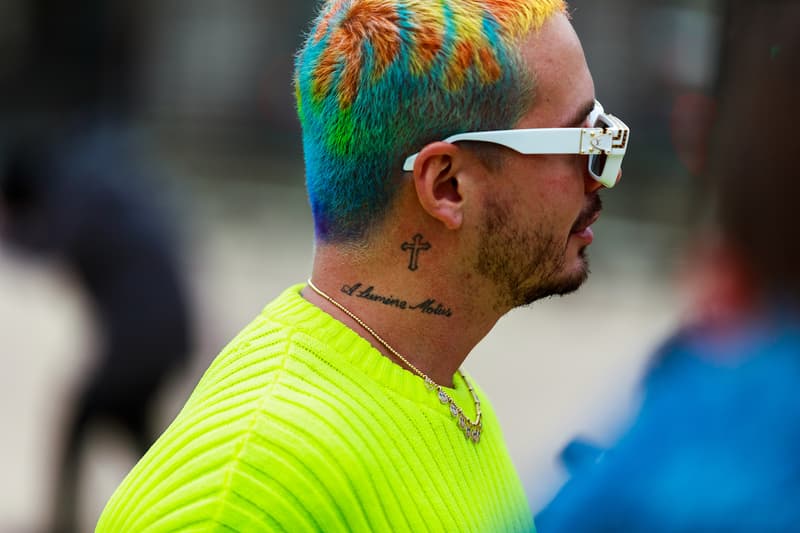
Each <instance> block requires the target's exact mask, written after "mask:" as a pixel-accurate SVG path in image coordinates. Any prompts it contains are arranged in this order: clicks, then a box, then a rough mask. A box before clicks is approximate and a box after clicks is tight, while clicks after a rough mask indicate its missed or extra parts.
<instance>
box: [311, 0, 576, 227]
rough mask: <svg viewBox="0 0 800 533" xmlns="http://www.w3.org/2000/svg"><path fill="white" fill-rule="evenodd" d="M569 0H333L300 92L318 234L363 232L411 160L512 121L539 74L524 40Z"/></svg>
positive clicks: (314, 32)
mask: <svg viewBox="0 0 800 533" xmlns="http://www.w3.org/2000/svg"><path fill="white" fill-rule="evenodd" d="M565 9H566V6H565V3H564V0H326V1H325V2H324V3H323V5H322V8H321V11H320V14H319V16H318V18H317V19H316V22H315V23H314V26H313V27H312V29H311V32H310V34H309V35H308V38H307V39H306V42H305V44H304V46H303V47H302V48H301V50H300V51H299V52H298V54H297V60H296V65H295V92H296V97H297V110H298V115H299V117H300V123H301V125H302V128H303V149H304V153H305V163H306V184H307V187H308V194H309V198H310V201H311V207H312V211H313V214H314V223H315V227H316V234H317V238H318V239H320V240H322V241H325V242H348V241H357V240H360V239H363V238H364V237H365V236H367V235H368V234H369V231H370V229H371V228H373V227H375V226H376V225H377V224H378V223H379V222H381V221H382V220H383V215H384V214H385V213H386V211H387V209H388V208H389V207H390V205H391V203H392V200H393V198H394V195H395V192H396V190H397V188H398V186H399V184H400V183H401V177H402V171H401V165H402V162H403V160H404V159H405V157H407V156H408V155H410V154H412V153H414V152H416V151H418V150H419V149H421V148H422V147H423V146H424V145H425V144H427V143H429V142H433V141H436V140H439V139H442V138H445V137H447V136H449V135H452V134H454V133H458V132H462V131H475V130H490V129H504V128H510V127H512V126H513V125H514V124H515V123H516V122H517V121H518V120H519V119H520V118H521V117H522V115H523V114H524V113H525V111H526V110H527V109H528V107H529V105H530V100H531V98H532V91H533V80H532V79H530V78H531V77H530V75H529V73H528V72H527V69H526V68H525V67H524V65H523V63H522V57H521V54H520V51H519V46H518V45H519V43H520V42H521V41H522V39H524V38H525V37H526V36H527V35H528V34H529V33H530V32H531V31H534V30H538V29H539V28H540V27H541V26H542V25H543V24H544V22H545V21H546V20H547V19H548V18H549V17H550V16H551V15H553V14H554V13H557V12H563V11H564V10H565Z"/></svg>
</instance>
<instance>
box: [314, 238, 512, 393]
mask: <svg viewBox="0 0 800 533" xmlns="http://www.w3.org/2000/svg"><path fill="white" fill-rule="evenodd" d="M414 235H416V234H415V233H413V232H412V233H409V235H408V237H410V238H406V240H402V239H401V241H402V242H400V241H398V242H396V243H394V242H392V243H389V244H387V246H385V248H386V249H385V250H380V249H379V250H377V253H375V254H372V251H373V248H370V253H371V257H370V258H366V259H364V258H361V259H358V258H354V257H353V254H351V253H348V252H346V251H343V250H342V249H340V248H338V247H335V246H326V245H322V246H318V247H317V251H316V254H315V258H314V268H313V274H312V280H313V282H314V284H315V285H316V286H317V287H318V288H319V289H321V290H322V291H324V292H325V293H327V295H328V296H330V297H331V298H332V299H333V300H335V301H336V302H338V303H339V304H340V305H342V306H343V307H344V308H346V309H347V310H348V311H350V312H351V313H352V314H353V315H355V316H356V317H358V318H359V319H360V320H361V321H363V323H364V324H366V325H367V326H368V327H369V328H371V329H372V330H373V331H374V332H375V333H377V334H378V335H379V336H380V337H381V338H382V339H383V340H384V341H385V342H386V343H387V344H388V345H389V346H391V347H392V348H393V349H394V350H396V351H397V352H399V353H400V354H401V355H402V356H403V357H404V358H405V359H407V360H408V362H410V363H411V364H412V365H414V366H415V367H416V368H417V369H419V370H420V371H421V372H422V373H424V374H425V375H427V376H428V377H430V378H431V379H432V380H433V381H434V382H436V383H437V384H439V385H442V386H447V387H450V386H452V383H453V375H454V374H455V373H456V371H457V370H458V368H459V367H460V366H461V364H462V363H463V362H464V359H466V357H467V355H469V353H470V351H471V350H472V348H473V347H474V346H475V345H476V344H477V343H478V342H479V341H480V340H481V339H482V338H483V337H484V336H485V335H486V334H487V333H488V332H489V330H491V328H492V327H493V326H494V324H495V323H496V322H497V319H498V318H499V314H497V312H495V311H493V310H492V306H491V305H487V304H486V301H485V300H484V301H482V300H481V295H480V294H479V293H478V292H479V291H478V290H477V288H475V287H472V286H471V285H470V283H469V280H470V279H471V276H469V275H461V273H459V272H456V271H453V269H452V267H451V268H449V269H445V268H444V266H445V264H446V262H447V259H448V254H447V251H446V250H441V251H440V252H439V255H440V256H441V262H440V261H439V260H437V256H436V254H433V253H430V254H428V253H426V252H427V251H428V250H426V251H425V252H422V249H423V248H424V247H425V243H427V242H428V241H427V239H416V242H415V239H414V238H413V236H414ZM431 241H434V239H433V238H432V239H431ZM403 244H408V246H406V247H405V248H406V250H405V251H403ZM431 246H432V247H433V246H435V244H431ZM415 247H416V248H417V249H418V250H420V252H419V253H418V254H414V250H413V249H414V248H415ZM379 248H384V247H379ZM437 248H443V246H441V245H440V246H438V247H437ZM432 249H433V248H431V249H429V250H432ZM415 258H416V260H417V263H416V266H417V268H416V269H414V270H412V269H411V266H414V264H413V263H412V261H413V260H414V259H415ZM451 265H452V259H451ZM303 296H304V297H305V298H306V299H307V300H309V301H310V302H312V303H313V304H315V305H317V306H318V307H320V308H321V309H323V310H324V311H326V312H327V313H329V314H330V315H332V316H333V317H334V318H336V319H338V320H340V321H341V322H343V323H344V324H346V325H347V326H348V327H350V328H351V329H353V330H354V331H356V332H357V333H359V334H360V335H361V336H362V337H364V338H365V339H366V340H368V341H369V342H370V343H371V344H372V345H373V346H374V347H375V348H376V349H377V350H378V351H380V352H381V353H382V354H383V355H384V356H386V357H388V358H389V359H390V360H392V361H393V362H395V363H396V364H398V365H400V366H402V367H404V368H407V369H409V370H411V369H410V368H409V367H408V365H407V364H405V363H404V362H403V361H402V360H401V359H399V358H398V357H397V356H395V355H394V354H393V353H392V352H391V350H389V349H388V348H387V347H386V346H384V345H383V344H382V343H381V342H380V341H378V340H377V339H376V338H375V337H374V336H373V335H372V334H371V333H370V332H369V331H368V330H366V329H365V328H364V327H363V326H362V325H361V324H359V323H358V322H357V321H356V320H354V319H353V318H352V317H350V316H349V315H348V314H347V313H345V312H344V311H342V310H341V309H339V308H338V307H336V306H335V305H334V304H332V303H330V302H329V301H327V300H326V299H325V298H324V297H322V296H320V295H319V294H317V293H316V292H314V291H313V290H311V288H310V287H309V288H306V289H304V291H303Z"/></svg>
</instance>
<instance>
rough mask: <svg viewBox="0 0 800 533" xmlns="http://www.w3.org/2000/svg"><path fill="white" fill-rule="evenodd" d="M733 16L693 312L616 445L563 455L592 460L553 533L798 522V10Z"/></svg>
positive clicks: (785, 5)
mask: <svg viewBox="0 0 800 533" xmlns="http://www.w3.org/2000/svg"><path fill="white" fill-rule="evenodd" d="M726 9H727V13H726V33H725V39H726V41H725V45H724V47H723V55H722V62H721V65H722V68H721V75H720V91H719V92H720V101H719V115H718V121H717V124H716V129H715V130H714V131H715V133H714V141H713V143H712V146H713V149H712V156H711V159H710V167H709V177H710V178H711V181H712V182H713V184H714V188H715V195H714V207H715V212H716V215H717V216H716V221H717V223H716V231H715V232H714V233H713V235H714V237H710V238H707V239H706V240H705V241H704V242H703V243H701V245H699V246H696V247H695V249H694V250H693V253H694V257H693V258H692V265H693V269H691V270H690V271H689V275H690V279H691V281H692V283H691V284H690V289H691V298H692V301H693V305H692V309H693V314H692V317H691V319H690V321H689V323H688V324H687V325H686V326H685V327H684V328H683V329H682V330H681V331H679V332H678V333H677V334H675V335H674V336H673V337H672V338H671V339H670V340H669V341H668V342H666V343H665V345H664V346H663V347H662V348H661V349H660V351H659V352H658V353H657V354H656V357H655V359H654V362H653V366H652V368H651V370H650V372H649V374H648V376H647V378H646V380H645V382H644V391H645V398H644V403H643V405H642V408H641V411H640V413H639V414H638V417H637V418H636V420H635V421H634V422H633V424H632V425H631V427H630V428H629V430H628V431H627V432H626V433H625V434H624V435H623V436H622V438H621V439H620V440H619V441H618V442H617V443H616V444H615V445H614V446H613V447H612V448H611V449H610V450H607V451H605V452H604V453H603V454H602V455H600V456H595V457H592V455H591V454H590V453H583V454H581V453H578V452H579V451H580V447H578V446H572V447H571V448H569V449H568V450H570V452H569V453H568V455H569V457H571V458H573V459H574V460H573V462H574V463H580V462H581V461H580V457H583V462H584V464H573V465H572V466H573V469H574V475H573V477H572V479H571V480H570V481H569V482H568V483H567V485H565V487H564V488H563V489H562V490H561V492H560V493H559V494H558V495H557V497H556V498H555V499H554V501H553V502H552V503H551V504H550V505H549V506H548V507H547V508H546V509H545V510H544V512H542V513H541V514H540V515H539V516H538V517H537V524H538V525H539V527H540V531H542V532H543V533H549V532H574V531H587V532H589V531H631V532H634V531H643V532H644V531H646V532H648V533H652V532H660V531H664V532H666V531H670V532H675V531H742V532H744V531H797V529H798V524H800V506H799V505H798V502H800V459H798V453H797V451H798V449H799V448H800V399H798V394H797V391H798V387H800V240H798V238H797V236H796V235H795V228H796V226H797V202H798V199H800V167H798V165H797V161H796V159H797V158H796V154H797V147H796V142H797V133H796V130H797V127H796V125H795V122H796V120H795V118H794V117H793V115H792V112H791V110H792V109H793V107H794V104H795V102H796V100H797V87H798V82H800V70H798V67H799V66H800V33H798V31H797V27H798V23H800V4H799V3H797V2H792V1H786V0H778V1H769V2H761V3H753V2H743V1H739V0H733V1H730V2H728V4H727V6H726ZM583 451H584V452H585V451H586V449H585V448H583ZM586 459H591V460H586Z"/></svg>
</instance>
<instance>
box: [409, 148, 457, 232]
mask: <svg viewBox="0 0 800 533" xmlns="http://www.w3.org/2000/svg"><path fill="white" fill-rule="evenodd" d="M463 164H464V152H463V151H462V150H460V149H459V148H458V147H457V146H455V145H454V144H450V143H445V142H434V143H431V144H428V145H426V146H425V148H423V149H422V150H421V151H420V152H419V155H418V156H417V160H416V161H415V162H414V171H413V172H414V187H415V188H416V191H417V198H418V199H419V203H420V205H422V208H423V209H425V211H426V212H427V213H428V214H429V215H431V216H432V217H433V218H435V219H437V220H439V221H440V222H442V224H444V226H445V227H446V228H447V229H451V230H452V229H458V228H460V227H461V224H462V222H463V220H464V214H463V207H464V199H463V196H462V194H461V193H462V191H461V188H460V182H459V173H460V171H461V169H462V167H463Z"/></svg>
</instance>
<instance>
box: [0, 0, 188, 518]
mask: <svg viewBox="0 0 800 533" xmlns="http://www.w3.org/2000/svg"><path fill="white" fill-rule="evenodd" d="M132 6H133V4H131V3H129V2H122V1H112V0H91V1H88V2H81V3H78V4H70V5H67V4H63V3H61V2H56V1H52V0H31V1H29V2H25V4H24V5H23V6H22V7H23V8H24V11H23V12H24V13H25V15H26V16H25V17H24V21H25V22H26V23H27V24H26V25H25V27H26V28H27V31H28V35H27V39H26V44H27V46H25V47H23V48H22V49H21V51H18V52H19V53H20V56H19V57H18V58H17V59H16V60H15V61H12V62H8V63H4V64H3V65H4V66H5V67H9V66H11V67H13V68H11V70H4V71H2V72H0V88H2V91H3V99H2V101H0V111H1V115H0V116H1V117H2V121H0V123H1V125H0V141H2V142H1V143H0V155H2V158H1V159H0V237H1V238H2V242H3V244H6V245H9V246H10V247H13V248H14V249H17V250H19V251H22V252H25V253H28V254H29V255H31V256H36V257H47V258H52V259H55V260H57V261H60V262H61V263H62V264H63V265H64V266H65V267H66V268H67V269H69V270H70V271H71V272H72V273H73V274H74V277H75V280H76V282H77V283H78V284H79V285H80V287H81V288H82V289H83V290H84V291H85V294H86V295H87V297H88V301H89V302H90V304H91V306H92V310H93V312H94V317H95V319H96V324H97V329H98V337H99V338H100V349H99V353H98V354H96V355H97V357H96V359H95V360H94V361H93V365H92V367H91V370H90V374H89V375H88V376H86V379H85V381H83V382H82V383H80V384H79V386H78V391H77V392H76V394H75V395H74V398H70V399H69V400H68V401H67V404H68V407H67V408H66V411H67V413H68V414H67V419H66V420H65V423H64V428H63V442H61V443H60V444H59V445H57V448H58V463H57V465H58V471H57V473H56V475H55V476H54V477H55V479H56V485H55V490H54V492H55V495H54V501H53V502H52V506H53V511H52V516H51V518H50V525H49V527H50V530H52V531H57V532H71V531H77V529H78V525H77V522H76V520H77V514H78V509H79V505H78V504H79V503H80V501H79V498H78V495H77V492H78V488H79V485H78V479H79V474H80V473H81V471H82V468H81V466H82V465H81V461H80V459H81V455H82V450H83V449H84V444H85V443H86V442H85V441H86V437H87V435H88V433H89V430H91V429H95V428H96V426H97V425H100V424H104V425H109V426H112V427H114V428H116V429H122V430H124V431H126V432H127V436H128V437H129V439H130V440H131V441H132V443H133V447H134V449H135V451H136V453H137V454H138V456H141V455H143V454H144V452H145V451H146V450H147V449H148V447H149V446H150V444H151V443H152V441H153V440H154V436H155V433H156V428H154V427H151V426H150V421H151V417H152V415H153V414H154V413H153V411H154V407H155V405H154V403H155V401H156V400H157V398H158V394H159V392H160V390H161V387H162V386H163V385H164V384H165V381H166V380H167V379H168V377H169V376H171V375H172V373H173V372H175V371H177V370H178V369H180V368H181V367H182V366H183V365H184V364H185V363H186V362H187V358H188V355H189V353H190V335H191V328H190V312H189V302H188V298H187V292H186V287H185V286H184V280H183V279H182V278H183V274H182V272H181V265H180V261H179V254H178V246H177V239H176V237H177V235H175V234H173V232H172V228H171V224H170V222H171V221H170V219H169V218H168V215H167V214H166V212H165V207H166V206H165V205H159V204H157V201H156V200H155V198H163V195H161V194H159V193H158V191H157V189H156V187H155V179H156V178H158V177H159V171H158V170H157V168H155V167H153V166H151V165H150V162H148V164H145V162H144V158H143V157H142V155H141V154H140V152H139V150H138V149H137V148H135V147H134V144H135V143H133V142H132V141H133V139H135V136H133V135H132V134H131V130H132V128H131V127H130V118H131V111H132V110H133V107H134V96H135V88H136V85H137V77H136V73H135V71H136V69H135V66H136V54H135V48H136V46H137V39H138V36H137V24H136V22H137V19H136V17H135V16H134V15H135V14H136V10H135V9H132ZM56 401H58V402H59V403H60V402H61V401H62V400H61V399H56ZM45 503H50V502H49V501H46V502H45Z"/></svg>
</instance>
